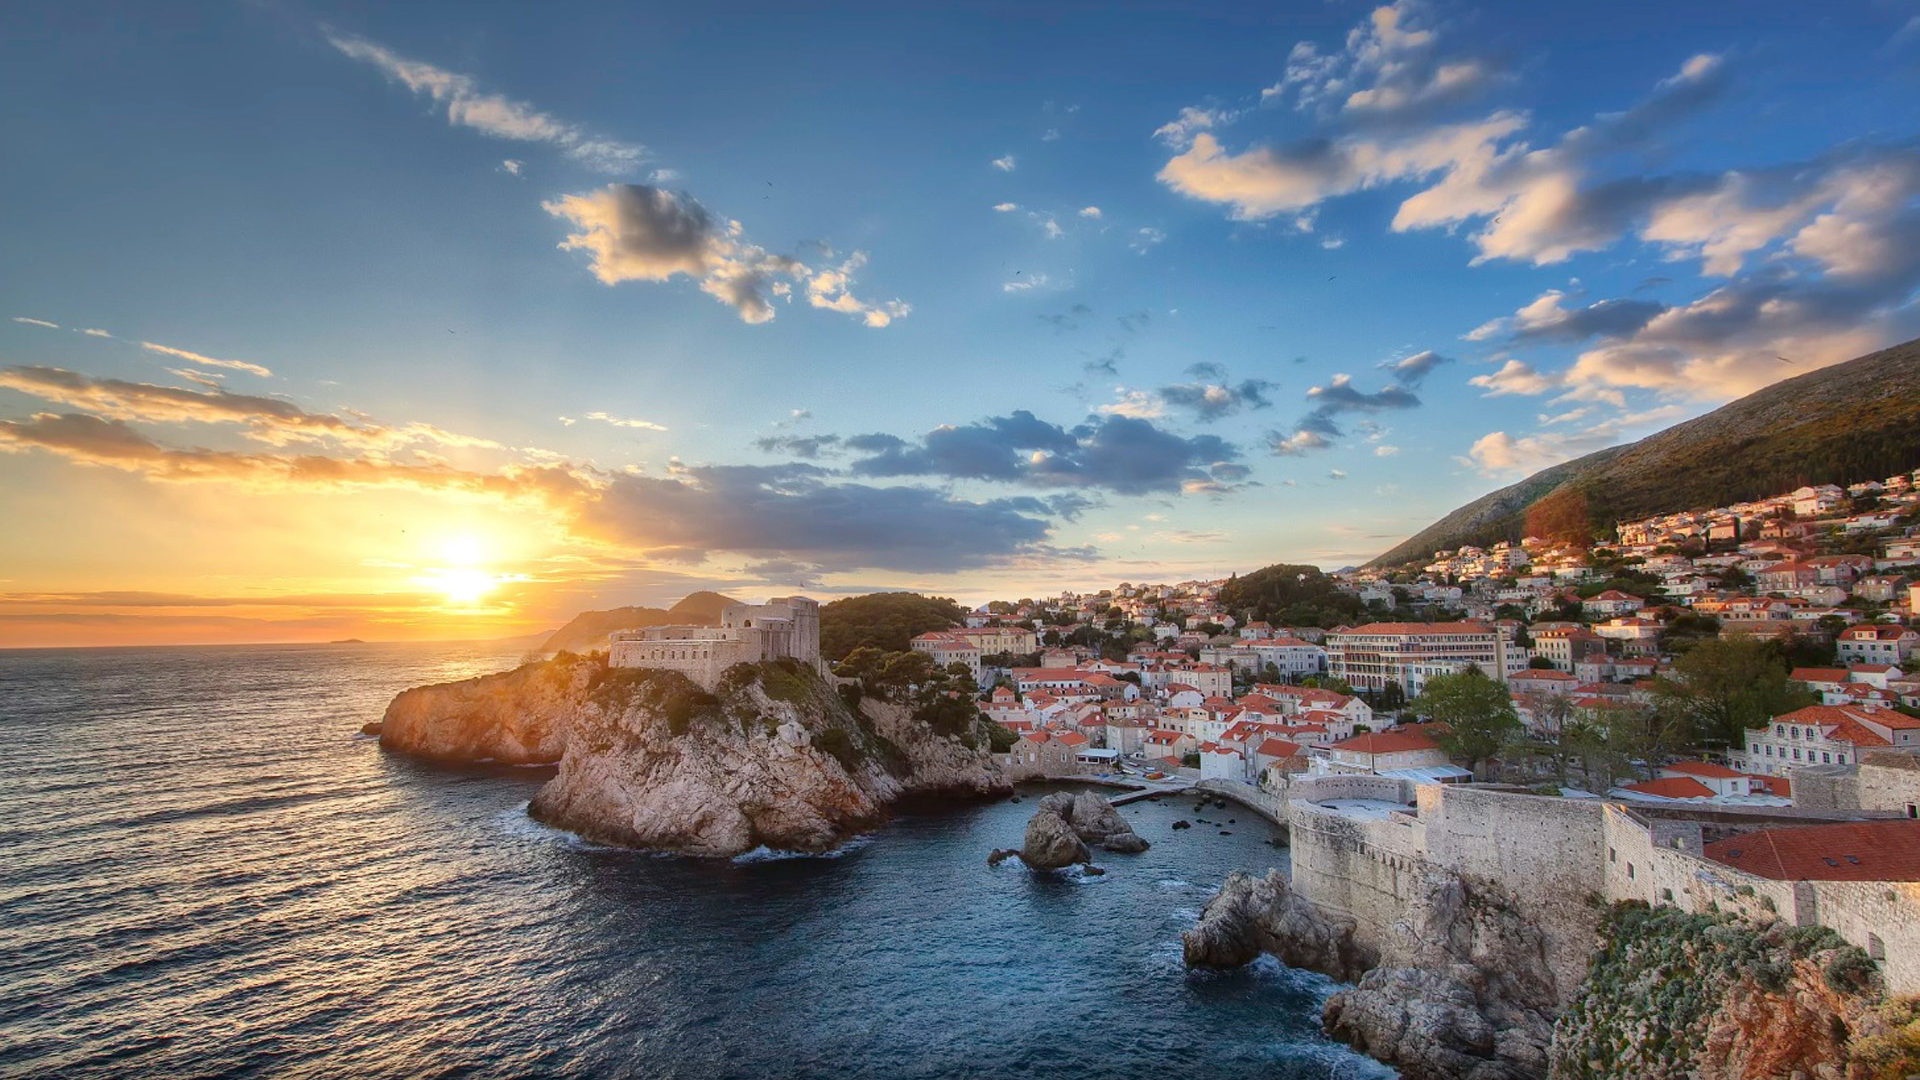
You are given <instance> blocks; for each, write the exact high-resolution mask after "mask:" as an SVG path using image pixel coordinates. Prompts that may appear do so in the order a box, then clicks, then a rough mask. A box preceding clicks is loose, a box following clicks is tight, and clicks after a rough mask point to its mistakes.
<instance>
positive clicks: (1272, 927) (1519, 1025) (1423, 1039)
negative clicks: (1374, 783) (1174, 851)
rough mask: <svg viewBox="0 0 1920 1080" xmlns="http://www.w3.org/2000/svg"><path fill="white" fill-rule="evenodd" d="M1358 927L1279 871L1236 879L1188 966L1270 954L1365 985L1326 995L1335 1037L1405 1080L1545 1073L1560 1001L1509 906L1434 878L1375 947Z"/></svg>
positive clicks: (1534, 944)
mask: <svg viewBox="0 0 1920 1080" xmlns="http://www.w3.org/2000/svg"><path fill="white" fill-rule="evenodd" d="M1354 931H1355V926H1354V924H1353V922H1352V921H1351V920H1348V919H1344V918H1341V917H1338V916H1333V915H1329V914H1327V913H1325V912H1323V911H1322V910H1320V908H1318V907H1317V906H1316V905H1314V904H1313V903H1312V902H1311V901H1308V900H1306V899H1304V898H1302V897H1300V896H1299V895H1297V894H1295V893H1294V892H1293V891H1292V890H1291V889H1290V888H1289V887H1288V885H1287V882H1286V880H1285V879H1284V878H1282V877H1281V876H1280V873H1279V871H1277V870H1273V871H1269V872H1268V873H1267V876H1266V877H1265V878H1254V877H1250V876H1248V875H1246V874H1243V873H1234V874H1231V875H1229V876H1228V878H1227V881H1226V883H1225V884H1224V885H1222V886H1221V889H1220V892H1219V894H1218V895H1216V896H1215V897H1214V898H1213V899H1212V900H1211V901H1209V902H1208V903H1207V906H1206V908H1205V909H1204V910H1203V911H1202V912H1201V915H1200V922H1199V924H1198V925H1197V926H1195V927H1194V929H1192V930H1189V931H1187V933H1186V934H1185V935H1184V938H1183V944H1184V946H1185V952H1186V960H1187V964H1188V965H1189V966H1205V967H1234V966H1238V965H1240V964H1244V963H1247V962H1248V961H1250V960H1252V959H1253V958H1254V957H1255V956H1257V955H1259V954H1260V953H1262V952H1266V953H1271V954H1273V955H1274V956H1276V957H1278V958H1279V959H1280V960H1281V962H1282V963H1285V964H1287V965H1288V966H1290V967H1298V968H1305V969H1307V970H1311V971H1318V972H1321V973H1322V974H1325V975H1328V976H1331V977H1332V978H1335V979H1338V980H1340V981H1342V982H1353V983H1356V985H1355V986H1353V987H1352V988H1351V989H1348V990H1343V991H1340V992H1338V993H1336V994H1334V995H1333V996H1332V997H1331V998H1329V999H1328V1001H1327V1005H1326V1010H1325V1013H1324V1015H1323V1022H1324V1024H1325V1026H1326V1029H1327V1031H1328V1032H1329V1033H1330V1034H1333V1035H1336V1036H1339V1037H1340V1038H1342V1039H1345V1040H1346V1041H1347V1042H1349V1043H1352V1044H1353V1045H1354V1047H1355V1048H1357V1049H1359V1050H1361V1051H1364V1052H1365V1053H1368V1054H1371V1055H1372V1056H1373V1057H1375V1058H1377V1059H1379V1060H1381V1061H1384V1062H1386V1063H1387V1064H1390V1065H1393V1066H1395V1067H1397V1068H1399V1069H1400V1070H1401V1075H1402V1076H1404V1077H1406V1078H1407V1080H1520V1078H1527V1077H1540V1076H1544V1075H1545V1074H1546V1068H1547V1049H1548V1044H1549V1042H1550V1040H1551V1038H1552V1034H1553V1006H1554V1001H1555V994H1554V986H1553V981H1552V976H1551V975H1550V974H1548V969H1547V965H1546V956H1545V944H1544V941H1543V938H1542V935H1541V934H1540V932H1539V930H1538V929H1537V928H1535V927H1533V926H1532V925H1531V924H1529V923H1528V922H1527V921H1526V920H1525V919H1524V918H1522V917H1520V915H1519V913H1518V912H1517V911H1516V910H1515V909H1514V907H1513V905H1512V903H1511V902H1510V901H1509V900H1508V899H1507V898H1505V897H1503V896H1500V895H1498V894H1497V893H1493V892H1491V891H1489V890H1486V889H1476V888H1473V887H1469V886H1468V884H1467V883H1466V882H1464V881H1462V880H1461V879H1459V878H1458V877H1455V876H1453V875H1451V874H1444V873H1434V874H1430V875H1429V877H1428V878H1427V879H1426V880H1425V882H1424V885H1423V888H1422V889H1421V891H1420V897H1419V899H1418V900H1416V902H1414V903H1413V904H1410V905H1409V906H1408V908H1407V910H1406V913H1405V914H1404V916H1403V917H1402V918H1401V919H1400V920H1399V921H1397V922H1396V923H1395V924H1394V925H1393V926H1392V927H1390V928H1389V929H1388V931H1387V933H1386V934H1385V935H1384V937H1383V939H1382V941H1381V942H1380V943H1379V946H1378V948H1377V950H1376V949H1375V948H1373V947H1371V946H1370V945H1368V944H1367V943H1365V942H1363V941H1361V940H1360V939H1359V938H1357V937H1356V935H1355V932H1354Z"/></svg>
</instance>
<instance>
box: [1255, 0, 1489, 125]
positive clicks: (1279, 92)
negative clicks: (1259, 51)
mask: <svg viewBox="0 0 1920 1080" xmlns="http://www.w3.org/2000/svg"><path fill="white" fill-rule="evenodd" d="M1440 42H1441V35H1440V33H1439V30H1438V29H1437V28H1436V27H1435V26H1433V25H1432V20H1431V19H1430V18H1429V17H1428V12H1427V6H1426V5H1425V4H1423V3H1419V2H1417V0H1397V2H1395V3H1392V4H1386V5H1382V6H1380V7H1376V8H1374V9H1373V11H1372V12H1370V13H1369V15H1368V17H1367V19H1366V20H1365V21H1364V22H1362V23H1360V24H1359V25H1357V26H1355V27H1354V28H1353V29H1352V30H1351V31H1349V32H1348V34H1347V38H1346V41H1345V45H1344V48H1343V49H1341V50H1340V51H1339V52H1335V53H1322V52H1321V51H1320V49H1319V47H1318V46H1317V45H1315V44H1314V43H1312V42H1309V41H1302V42H1299V43H1298V44H1296V45H1295V46H1294V48H1293V51H1292V52H1290V53H1289V54H1288V57H1287V68H1286V72H1285V75H1284V76H1283V77H1282V78H1281V80H1280V81H1279V82H1278V83H1275V84H1274V85H1272V86H1270V87H1267V88H1266V89H1265V90H1263V91H1261V99H1262V100H1263V101H1267V102H1273V101H1276V100H1284V99H1286V98H1288V97H1292V98H1293V99H1294V102H1295V107H1296V108H1298V109H1302V110H1308V109H1314V110H1318V111H1321V112H1322V113H1324V114H1326V115H1328V116H1341V115H1343V116H1344V117H1346V118H1348V119H1351V120H1357V121H1361V122H1369V123H1381V122H1406V121H1408V120H1412V119H1417V118H1419V117H1422V116H1426V115H1428V114H1431V113H1433V112H1435V111H1437V110H1439V109H1442V108H1445V107H1447V106H1450V105H1456V104H1459V103H1461V102H1464V101H1466V100H1469V99H1471V98H1472V97H1474V96H1475V95H1477V94H1479V93H1480V92H1481V91H1483V90H1485V89H1486V88H1487V87H1488V86H1489V85H1491V84H1492V83H1494V82H1495V81H1497V80H1498V79H1499V78H1501V77H1502V72H1501V71H1500V70H1499V69H1498V68H1496V67H1495V66H1494V65H1493V64H1492V63H1491V62H1490V61H1488V60H1486V59H1484V58H1478V57H1448V56H1443V55H1442V54H1441V50H1440Z"/></svg>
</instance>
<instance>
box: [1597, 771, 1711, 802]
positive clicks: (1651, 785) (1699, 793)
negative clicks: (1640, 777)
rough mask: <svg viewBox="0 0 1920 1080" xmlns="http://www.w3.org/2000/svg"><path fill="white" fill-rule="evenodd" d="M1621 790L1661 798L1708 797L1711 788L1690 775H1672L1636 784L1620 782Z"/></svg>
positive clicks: (1709, 796)
mask: <svg viewBox="0 0 1920 1080" xmlns="http://www.w3.org/2000/svg"><path fill="white" fill-rule="evenodd" d="M1620 790H1622V791H1636V792H1639V793H1640V794H1642V795H1658V796H1659V797H1660V798H1663V799H1710V798H1712V797H1713V789H1712V788H1710V787H1708V786H1707V785H1705V784H1703V783H1701V782H1700V781H1698V780H1695V779H1693V778H1692V777H1690V776H1673V777H1668V778H1667V779H1665V780H1647V781H1643V782H1641V783H1638V784H1622V785H1620Z"/></svg>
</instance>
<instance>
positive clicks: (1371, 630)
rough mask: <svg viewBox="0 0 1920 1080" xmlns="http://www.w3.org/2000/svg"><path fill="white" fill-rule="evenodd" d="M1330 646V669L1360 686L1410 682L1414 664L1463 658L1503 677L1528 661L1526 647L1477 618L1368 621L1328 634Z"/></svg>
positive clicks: (1375, 687) (1371, 687)
mask: <svg viewBox="0 0 1920 1080" xmlns="http://www.w3.org/2000/svg"><path fill="white" fill-rule="evenodd" d="M1326 649H1327V667H1328V671H1329V673H1330V674H1332V675H1333V676H1334V677H1335V678H1337V679H1341V680H1344V681H1345V682H1346V683H1347V684H1348V685H1349V686H1352V687H1353V688H1354V689H1356V690H1384V689H1385V688H1386V685H1387V684H1388V683H1390V682H1391V683H1398V684H1399V685H1401V686H1402V687H1405V685H1406V683H1407V677H1408V671H1407V669H1408V667H1409V666H1410V665H1421V664H1432V663H1434V662H1444V661H1464V662H1465V663H1469V664H1472V665H1474V666H1475V667H1477V668H1479V669H1480V670H1481V672H1482V673H1483V674H1485V675H1487V676H1488V677H1489V678H1493V679H1497V680H1499V681H1501V682H1505V681H1506V679H1507V677H1508V676H1509V675H1511V674H1513V673H1514V672H1516V671H1523V670H1525V669H1526V666H1527V654H1526V650H1525V649H1523V648H1520V647H1519V646H1517V645H1514V644H1513V643H1512V642H1510V641H1508V640H1507V639H1506V638H1505V637H1504V636H1503V635H1501V633H1500V632H1499V631H1498V630H1496V629H1495V628H1494V627H1492V626H1490V625H1488V624H1486V623H1478V622H1457V623H1368V624H1366V625H1365V626H1356V627H1354V628H1352V629H1350V630H1337V631H1334V632H1333V633H1330V634H1328V635H1327V642H1326ZM1516 661H1517V662H1516Z"/></svg>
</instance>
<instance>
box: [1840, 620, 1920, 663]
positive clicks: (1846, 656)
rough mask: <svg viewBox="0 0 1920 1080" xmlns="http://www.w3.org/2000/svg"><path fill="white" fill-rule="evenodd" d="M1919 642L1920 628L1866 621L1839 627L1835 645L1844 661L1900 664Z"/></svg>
mask: <svg viewBox="0 0 1920 1080" xmlns="http://www.w3.org/2000/svg"><path fill="white" fill-rule="evenodd" d="M1916 643H1920V632H1916V631H1914V630H1913V629H1912V628H1910V627H1905V626H1894V625H1891V624H1888V623H1864V624H1862V625H1860V626H1849V627H1847V628H1846V629H1845V630H1842V631H1840V638H1839V640H1838V641H1836V642H1834V649H1835V651H1836V652H1838V653H1839V654H1840V659H1841V660H1842V661H1848V662H1859V663H1862V664H1900V663H1903V662H1905V660H1906V659H1907V657H1909V656H1911V655H1912V654H1913V647H1914V645H1915V644H1916Z"/></svg>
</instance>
